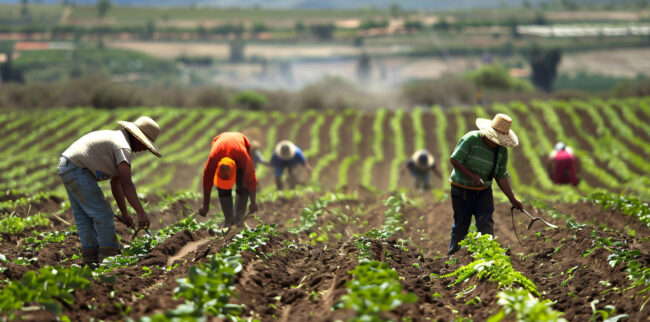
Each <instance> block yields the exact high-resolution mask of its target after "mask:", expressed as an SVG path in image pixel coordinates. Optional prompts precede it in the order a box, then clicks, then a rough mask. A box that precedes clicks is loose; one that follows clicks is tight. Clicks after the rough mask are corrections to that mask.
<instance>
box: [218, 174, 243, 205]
mask: <svg viewBox="0 0 650 322" xmlns="http://www.w3.org/2000/svg"><path fill="white" fill-rule="evenodd" d="M235 187H236V189H237V190H236V191H237V195H248V189H247V188H246V187H245V186H244V170H242V169H237V177H236V178H235ZM217 191H218V192H219V198H222V197H232V189H227V190H226V189H221V188H217Z"/></svg>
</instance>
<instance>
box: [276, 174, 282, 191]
mask: <svg viewBox="0 0 650 322" xmlns="http://www.w3.org/2000/svg"><path fill="white" fill-rule="evenodd" d="M275 187H276V188H278V191H279V190H282V177H275Z"/></svg>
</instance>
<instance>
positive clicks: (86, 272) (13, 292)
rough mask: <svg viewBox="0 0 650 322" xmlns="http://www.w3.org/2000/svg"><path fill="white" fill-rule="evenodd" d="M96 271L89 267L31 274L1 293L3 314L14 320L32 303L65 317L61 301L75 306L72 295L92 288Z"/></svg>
mask: <svg viewBox="0 0 650 322" xmlns="http://www.w3.org/2000/svg"><path fill="white" fill-rule="evenodd" d="M91 276H92V271H91V270H90V268H88V267H87V266H84V267H77V266H71V267H68V268H62V267H59V266H56V267H43V268H41V269H39V270H38V272H36V271H29V272H27V273H25V275H23V277H22V278H21V279H20V280H19V281H18V280H15V281H11V282H10V283H9V284H8V285H7V286H5V287H4V288H3V289H2V291H1V292H0V312H2V313H3V314H6V315H8V316H9V318H10V319H12V318H13V317H14V316H15V315H14V314H15V313H14V311H16V310H19V309H21V308H22V307H23V306H24V305H26V304H29V303H38V304H40V305H43V306H44V307H45V308H46V309H47V310H49V311H52V312H54V313H56V314H61V304H60V303H59V301H61V302H64V303H67V304H69V305H71V304H73V303H74V296H73V295H72V292H74V290H79V289H88V288H90V280H89V278H90V277H91Z"/></svg>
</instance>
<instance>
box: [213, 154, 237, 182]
mask: <svg viewBox="0 0 650 322" xmlns="http://www.w3.org/2000/svg"><path fill="white" fill-rule="evenodd" d="M236 179H237V164H236V163H235V160H233V159H231V158H228V157H225V158H221V160H219V164H217V172H216V173H215V174H214V185H215V186H217V188H219V189H224V190H230V189H232V186H234V185H235V180H236Z"/></svg>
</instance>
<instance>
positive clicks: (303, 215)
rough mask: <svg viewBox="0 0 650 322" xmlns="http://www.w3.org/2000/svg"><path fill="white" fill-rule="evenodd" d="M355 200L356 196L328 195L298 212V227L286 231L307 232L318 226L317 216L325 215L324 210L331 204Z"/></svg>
mask: <svg viewBox="0 0 650 322" xmlns="http://www.w3.org/2000/svg"><path fill="white" fill-rule="evenodd" d="M356 199H357V195H356V194H344V193H329V194H327V195H326V196H324V197H321V198H319V199H316V200H314V201H312V202H311V203H310V204H309V205H307V207H305V208H304V209H303V210H302V211H301V212H300V226H298V227H290V228H289V229H288V230H289V232H292V233H300V232H303V231H306V230H309V229H311V228H312V227H314V226H315V225H316V224H318V216H320V215H321V214H323V213H325V208H327V206H329V205H330V204H331V203H333V202H337V201H345V200H356Z"/></svg>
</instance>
